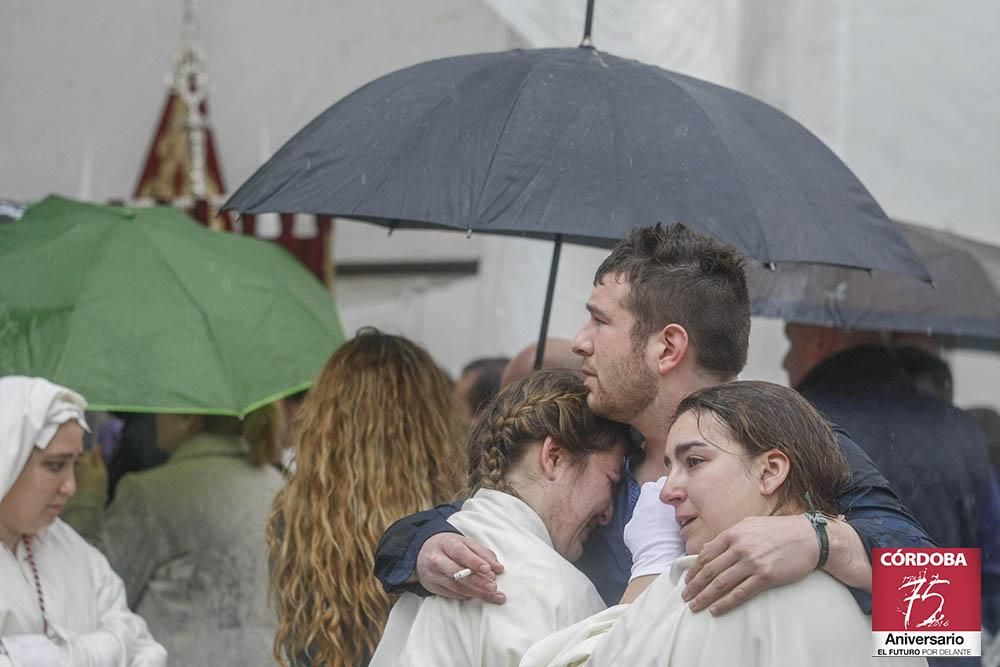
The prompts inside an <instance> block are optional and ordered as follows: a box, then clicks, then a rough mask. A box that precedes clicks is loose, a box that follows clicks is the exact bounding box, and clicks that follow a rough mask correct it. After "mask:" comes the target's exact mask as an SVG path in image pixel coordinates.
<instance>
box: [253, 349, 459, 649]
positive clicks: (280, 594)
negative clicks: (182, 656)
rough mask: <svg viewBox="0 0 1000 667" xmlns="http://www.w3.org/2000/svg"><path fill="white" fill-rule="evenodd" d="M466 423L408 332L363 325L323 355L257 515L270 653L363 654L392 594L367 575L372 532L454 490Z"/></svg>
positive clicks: (379, 626)
mask: <svg viewBox="0 0 1000 667" xmlns="http://www.w3.org/2000/svg"><path fill="white" fill-rule="evenodd" d="M465 429H466V426H465V423H464V422H463V420H462V419H461V417H460V416H459V411H458V405H457V402H456V400H455V395H454V393H453V391H452V388H451V383H450V381H449V380H448V378H447V376H446V375H445V374H444V373H443V372H442V371H441V369H440V368H439V367H438V366H437V365H436V364H435V363H434V360H433V359H431V357H430V355H429V354H427V352H426V351H425V350H424V349H423V348H421V347H419V346H418V345H416V344H414V343H412V342H411V341H409V340H407V339H405V338H401V337H399V336H390V335H387V334H383V333H380V332H378V331H376V330H374V329H363V330H362V331H360V332H359V333H358V335H357V336H356V337H355V338H353V339H352V340H350V341H348V342H346V343H344V344H343V345H342V346H341V347H340V348H339V349H338V350H337V351H336V352H334V354H333V356H331V357H330V359H329V361H327V363H326V366H325V367H324V368H323V372H322V373H321V374H320V376H319V378H318V379H317V380H316V383H315V384H314V385H313V387H312V389H310V390H309V393H308V394H307V395H306V398H305V401H304V402H303V404H302V407H301V409H300V411H299V415H298V425H297V428H296V458H295V460H296V468H295V472H294V473H293V474H292V476H291V478H290V479H289V481H288V484H287V485H286V486H285V487H284V488H283V489H282V490H281V492H280V493H279V494H278V495H277V497H275V499H274V503H273V507H272V510H271V513H270V518H269V519H268V521H267V551H268V555H269V559H270V592H271V603H272V605H273V607H274V609H275V610H276V611H277V615H278V628H277V633H276V635H275V636H274V637H273V653H274V658H276V659H277V660H278V661H279V663H280V664H282V665H288V664H291V665H295V666H297V667H303V666H306V665H316V666H317V667H318V666H320V665H322V666H323V667H358V665H364V664H367V661H368V658H369V656H370V655H371V653H372V651H374V649H375V645H376V644H377V643H378V639H379V637H380V636H381V634H382V628H383V626H384V625H385V621H386V618H387V617H388V615H389V607H390V605H391V602H390V599H389V596H388V595H386V594H385V593H384V592H382V590H381V589H380V587H379V585H378V583H377V582H376V581H374V580H373V579H372V578H371V575H370V572H371V568H372V565H373V559H374V555H373V554H374V550H375V544H376V542H377V541H378V536H379V535H381V534H382V531H383V530H385V528H386V527H387V526H388V525H389V524H390V523H392V522H393V521H395V520H396V519H398V518H400V517H401V516H404V515H406V514H409V513H411V512H414V511H416V510H417V509H419V508H421V507H425V506H428V505H434V504H436V503H443V502H447V501H449V500H451V499H452V498H453V497H454V495H455V494H456V493H457V492H458V491H459V489H460V488H461V486H462V483H461V476H460V470H461V469H462V467H463V465H464V463H465V461H466V460H467V455H466V452H465V449H464V447H463V446H462V442H463V440H464V437H465V435H464V434H465ZM272 662H273V659H272Z"/></svg>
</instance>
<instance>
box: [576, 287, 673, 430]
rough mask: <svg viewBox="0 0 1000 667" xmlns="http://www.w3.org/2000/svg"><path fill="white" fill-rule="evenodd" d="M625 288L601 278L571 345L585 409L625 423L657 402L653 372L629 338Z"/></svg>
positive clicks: (641, 350) (632, 320)
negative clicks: (577, 358) (579, 364)
mask: <svg viewBox="0 0 1000 667" xmlns="http://www.w3.org/2000/svg"><path fill="white" fill-rule="evenodd" d="M629 289H630V287H629V284H628V282H626V281H625V280H624V279H623V278H622V277H621V276H605V277H604V279H603V280H602V281H601V282H600V283H598V284H597V285H596V286H595V287H594V290H593V292H591V294H590V300H589V301H588V302H587V310H588V311H590V319H589V320H587V323H586V324H584V325H583V328H582V329H580V332H579V333H577V335H576V338H575V339H574V340H573V351H574V352H575V353H576V354H578V355H580V356H581V357H583V369H582V370H583V376H584V384H585V385H586V387H587V390H588V391H589V394H588V395H587V404H588V405H589V406H590V409H591V410H593V411H594V413H595V414H598V415H601V416H603V417H607V418H609V419H613V420H615V421H619V422H623V423H629V422H631V421H632V420H634V419H635V417H636V416H637V415H639V414H640V413H641V412H642V411H643V410H645V409H646V408H647V407H649V405H650V404H651V403H652V402H653V400H654V399H655V398H656V392H657V385H656V380H657V376H656V373H655V372H654V371H653V369H652V367H651V365H650V363H649V362H647V359H646V349H645V347H644V346H640V347H638V348H637V347H636V346H635V342H634V340H633V338H632V328H633V326H634V325H635V317H634V316H633V315H632V313H631V311H629V309H628V308H627V307H626V305H625V299H626V298H627V297H628V293H629Z"/></svg>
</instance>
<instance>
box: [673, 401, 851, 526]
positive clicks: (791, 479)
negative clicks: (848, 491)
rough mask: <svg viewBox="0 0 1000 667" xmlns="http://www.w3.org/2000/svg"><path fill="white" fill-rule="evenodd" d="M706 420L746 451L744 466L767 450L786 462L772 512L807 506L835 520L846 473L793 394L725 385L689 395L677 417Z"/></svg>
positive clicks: (817, 421)
mask: <svg viewBox="0 0 1000 667" xmlns="http://www.w3.org/2000/svg"><path fill="white" fill-rule="evenodd" d="M686 412H693V413H694V414H695V415H696V417H698V419H699V420H700V419H701V418H702V417H703V416H705V415H711V416H713V417H715V418H717V419H718V420H719V422H720V423H721V424H722V425H723V426H725V428H726V429H727V430H728V431H729V434H730V435H731V436H732V438H733V439H734V440H736V441H737V442H739V443H740V444H741V445H742V446H743V449H745V450H746V454H747V458H748V460H749V459H751V458H754V457H757V456H759V455H761V454H764V453H765V452H768V451H770V450H772V449H777V450H779V451H781V452H783V453H784V454H785V456H787V457H788V460H789V463H790V466H791V467H790V469H789V472H788V477H787V478H786V479H785V482H784V484H782V485H781V489H780V490H779V491H778V507H779V508H784V509H788V508H791V507H799V506H802V505H807V503H806V494H807V493H808V494H809V498H810V499H811V500H812V504H813V505H814V506H815V507H816V509H818V510H819V511H821V512H825V513H827V514H839V511H838V510H837V498H838V497H839V495H840V490H841V487H842V486H843V485H844V484H845V483H846V482H847V481H849V480H850V468H849V467H848V465H847V460H846V459H845V458H844V454H843V452H842V451H841V449H840V446H839V445H838V444H837V439H836V438H835V437H834V435H833V431H832V430H831V429H830V424H829V422H827V420H826V418H825V417H823V415H821V414H820V413H819V411H818V410H816V408H814V407H813V406H812V404H811V403H809V401H807V400H806V399H805V398H803V397H802V396H801V395H800V394H799V393H798V392H797V391H795V390H794V389H789V388H788V387H783V386H781V385H777V384H772V383H770V382H753V381H747V382H730V383H728V384H721V385H717V386H714V387H707V388H705V389H701V390H699V391H696V392H695V393H693V394H691V395H690V396H688V397H687V398H685V399H684V400H683V401H681V403H680V405H679V406H677V414H676V416H677V417H680V416H681V415H682V414H684V413H686Z"/></svg>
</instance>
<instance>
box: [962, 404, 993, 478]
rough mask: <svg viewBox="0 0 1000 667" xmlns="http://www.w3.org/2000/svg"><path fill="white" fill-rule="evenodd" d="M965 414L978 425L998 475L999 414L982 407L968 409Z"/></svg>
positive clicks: (991, 409)
mask: <svg viewBox="0 0 1000 667" xmlns="http://www.w3.org/2000/svg"><path fill="white" fill-rule="evenodd" d="M966 413H968V415H969V416H970V417H972V418H973V419H975V420H976V423H977V424H979V429H980V430H981V431H982V432H983V436H984V437H985V438H986V447H987V449H989V452H990V462H991V463H993V470H994V472H998V473H1000V412H997V411H996V410H994V409H993V408H988V407H985V406H983V407H974V408H969V409H968V410H966Z"/></svg>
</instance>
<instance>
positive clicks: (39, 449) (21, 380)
mask: <svg viewBox="0 0 1000 667" xmlns="http://www.w3.org/2000/svg"><path fill="white" fill-rule="evenodd" d="M85 407H86V403H85V401H84V400H83V398H82V397H81V396H80V395H79V394H76V393H75V392H72V391H70V390H68V389H65V388H63V387H59V386H57V385H54V384H52V383H50V382H47V381H46V380H42V379H38V378H25V377H17V376H11V377H4V378H0V538H2V542H3V547H0V667H8V666H11V667H58V666H62V667H126V666H128V667H159V666H161V665H165V664H166V651H164V649H163V647H162V646H160V645H159V644H158V643H156V641H154V640H153V638H152V637H151V636H150V634H149V631H148V630H147V628H146V623H145V622H144V621H143V619H142V618H141V617H139V616H138V615H136V614H134V613H132V612H131V611H129V608H128V605H127V603H126V598H125V587H124V585H123V584H122V580H121V579H120V578H119V577H118V575H116V574H115V573H114V572H113V571H112V570H111V567H110V566H109V565H108V561H107V559H105V558H104V556H102V555H101V554H100V552H99V551H97V549H95V548H94V547H92V546H90V545H89V544H88V543H87V542H86V541H85V540H84V539H83V538H82V537H80V536H79V535H77V534H76V532H74V531H73V529H72V528H70V527H69V526H67V525H66V524H64V523H63V522H62V521H60V520H59V519H58V518H57V517H58V514H59V512H60V511H61V509H62V507H63V506H64V505H65V503H66V500H67V499H68V498H69V497H71V496H72V495H73V493H74V492H75V490H76V484H75V477H74V463H75V461H76V459H77V458H78V457H79V456H80V453H81V452H82V449H83V429H85V428H86V427H87V425H86V422H85V421H84V416H83V411H84V409H85Z"/></svg>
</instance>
